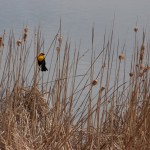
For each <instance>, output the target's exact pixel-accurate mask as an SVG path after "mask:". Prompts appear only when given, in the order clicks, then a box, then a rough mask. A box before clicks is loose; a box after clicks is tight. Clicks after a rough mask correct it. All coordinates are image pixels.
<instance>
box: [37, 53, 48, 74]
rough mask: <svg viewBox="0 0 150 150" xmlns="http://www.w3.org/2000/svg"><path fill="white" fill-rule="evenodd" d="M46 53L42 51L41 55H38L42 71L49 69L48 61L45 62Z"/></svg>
mask: <svg viewBox="0 0 150 150" xmlns="http://www.w3.org/2000/svg"><path fill="white" fill-rule="evenodd" d="M44 55H45V54H44V53H40V54H39V56H37V61H38V65H39V66H40V67H41V71H47V70H48V69H47V68H46V62H45V57H44Z"/></svg>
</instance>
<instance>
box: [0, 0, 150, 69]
mask: <svg viewBox="0 0 150 150" xmlns="http://www.w3.org/2000/svg"><path fill="white" fill-rule="evenodd" d="M114 16H115V28H114V31H115V37H114V39H115V40H116V41H117V39H118V38H119V39H120V42H121V45H123V43H124V42H125V41H126V43H128V45H127V48H128V49H129V50H127V53H128V55H129V56H130V51H131V49H132V48H133V40H134V34H133V28H134V26H135V25H136V23H137V24H138V26H139V28H140V33H142V29H143V28H147V35H149V31H150V30H149V29H150V0H5V1H4V0H3V1H2V0H1V3H0V33H2V32H3V30H4V29H5V30H6V33H9V30H10V29H13V30H14V32H15V34H16V37H17V38H19V37H20V33H21V31H22V28H23V26H24V25H28V26H29V29H30V33H31V34H32V32H33V31H34V28H35V27H38V25H40V26H41V29H42V33H43V35H44V38H45V43H50V42H49V41H52V39H53V37H54V35H55V34H56V32H57V30H58V28H59V20H60V17H61V20H62V33H63V37H65V38H67V37H70V38H71V41H72V46H73V49H74V46H75V44H76V45H79V43H80V40H81V41H82V42H81V52H84V51H85V50H87V49H88V48H91V29H92V26H94V28H95V49H96V50H97V51H99V49H100V48H102V44H103V35H104V32H105V29H106V31H107V33H110V29H111V27H112V22H113V20H114ZM48 46H49V44H47V45H45V49H48ZM89 57H90V55H88V56H87V57H85V59H84V61H82V62H81V64H80V67H81V69H83V70H84V69H85V68H87V66H88V65H89Z"/></svg>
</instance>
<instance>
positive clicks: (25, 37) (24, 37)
mask: <svg viewBox="0 0 150 150" xmlns="http://www.w3.org/2000/svg"><path fill="white" fill-rule="evenodd" d="M27 36H28V34H27V32H25V33H24V35H23V39H24V41H26V40H27Z"/></svg>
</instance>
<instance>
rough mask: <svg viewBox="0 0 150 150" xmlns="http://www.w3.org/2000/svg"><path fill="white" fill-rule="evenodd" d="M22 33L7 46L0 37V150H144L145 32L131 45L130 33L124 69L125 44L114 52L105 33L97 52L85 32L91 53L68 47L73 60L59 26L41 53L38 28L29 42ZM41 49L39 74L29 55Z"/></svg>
mask: <svg viewBox="0 0 150 150" xmlns="http://www.w3.org/2000/svg"><path fill="white" fill-rule="evenodd" d="M29 32H30V31H28V29H27V28H25V29H24V30H23V33H22V37H21V38H20V39H16V35H15V34H14V32H13V31H11V32H10V34H9V37H7V39H8V40H6V38H5V36H6V35H5V33H4V34H3V36H2V37H1V38H0V58H1V59H0V61H1V63H0V67H1V69H0V75H1V82H0V148H1V149H6V150H73V149H77V150H80V149H81V150H92V149H97V150H100V149H116V150H123V149H124V150H126V149H139V150H140V149H141V150H144V149H150V142H149V141H150V132H149V131H150V117H149V116H150V91H149V86H150V74H149V69H150V65H149V56H150V55H149V54H150V43H149V42H146V38H145V32H143V38H142V41H137V36H138V35H137V34H138V30H137V28H136V29H134V34H135V43H134V44H133V45H134V48H133V51H132V52H131V53H132V59H131V60H130V66H131V68H130V69H127V67H129V62H127V59H126V48H125V46H126V45H125V44H124V45H123V47H122V48H121V49H122V50H121V51H120V43H119V41H118V42H117V45H116V44H114V41H113V37H114V35H113V34H114V33H113V29H112V32H111V34H110V35H109V36H108V38H106V37H107V35H106V34H105V35H104V42H103V48H102V49H101V50H99V53H98V54H97V52H96V51H95V49H94V28H93V29H92V40H91V41H92V42H91V45H92V46H91V49H89V50H87V51H85V52H84V53H83V54H81V53H80V48H77V47H75V49H74V53H73V55H72V54H71V53H72V48H71V43H70V41H69V40H66V41H64V39H63V38H62V35H61V25H60V28H59V30H58V33H56V36H55V37H54V39H53V40H52V42H51V44H50V46H49V48H48V49H47V50H46V49H44V40H43V38H42V33H41V31H40V28H38V29H35V31H34V37H33V39H31V38H30V37H29V34H28V33H29ZM29 39H31V40H29ZM140 43H141V44H140ZM43 50H44V53H45V54H46V65H47V67H48V72H43V73H41V72H40V70H39V67H38V65H37V60H36V56H37V55H38V54H39V53H40V52H41V51H42V52H43ZM87 54H89V55H90V56H91V60H90V65H89V68H88V69H87V71H86V72H84V73H82V72H81V71H80V70H79V65H80V61H81V60H82V59H83V58H84V57H85V55H87ZM97 62H98V63H99V62H100V64H99V67H97V66H96V63H97ZM127 63H128V66H127ZM79 72H80V73H81V74H79ZM113 79H114V80H113Z"/></svg>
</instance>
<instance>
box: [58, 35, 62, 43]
mask: <svg viewBox="0 0 150 150" xmlns="http://www.w3.org/2000/svg"><path fill="white" fill-rule="evenodd" d="M58 42H59V44H61V43H62V36H60V35H59V37H58Z"/></svg>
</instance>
